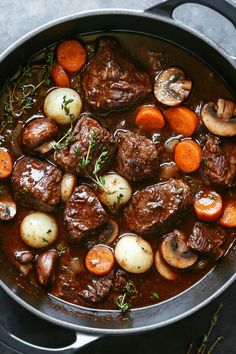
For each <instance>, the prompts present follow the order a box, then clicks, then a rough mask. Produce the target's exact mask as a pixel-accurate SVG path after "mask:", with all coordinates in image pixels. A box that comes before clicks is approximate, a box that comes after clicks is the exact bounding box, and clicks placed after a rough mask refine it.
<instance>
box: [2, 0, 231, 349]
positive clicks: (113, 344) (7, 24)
mask: <svg viewBox="0 0 236 354" xmlns="http://www.w3.org/2000/svg"><path fill="white" fill-rule="evenodd" d="M159 2H161V1H160V0H89V1H81V0H70V1H68V0H60V2H59V1H55V0H24V1H18V0H1V1H0V34H1V41H0V52H2V51H3V50H4V49H6V48H7V47H8V46H9V45H10V44H12V43H13V42H14V41H15V40H17V39H18V38H20V37H21V36H22V35H24V34H26V33H27V32H29V31H30V30H32V29H34V28H36V27H38V26H40V25H42V24H44V23H46V22H49V21H50V20H53V19H57V18H59V17H62V16H66V15H69V14H73V13H75V12H79V11H86V10H92V9H99V8H100V9H101V8H108V7H110V8H130V9H131V8H132V9H145V8H148V7H151V6H153V5H155V4H157V3H159ZM206 2H207V0H206ZM222 2H223V0H222ZM231 2H232V3H234V4H235V5H236V0H231ZM68 4H69V6H68ZM174 16H175V17H176V18H177V19H178V20H181V21H185V22H186V23H188V24H191V25H192V26H194V27H195V28H196V29H198V30H199V31H200V32H203V33H205V34H207V35H208V36H210V37H211V38H212V39H213V40H214V41H216V42H217V43H220V44H221V46H223V47H224V48H225V49H226V50H227V51H228V52H229V53H230V54H231V55H234V56H236V40H235V38H236V31H235V28H234V27H233V25H232V24H231V23H229V21H225V20H224V19H222V16H221V15H219V14H216V13H214V12H213V11H212V10H209V9H206V8H202V7H201V6H198V5H192V4H191V5H190V4H188V5H184V6H181V7H179V8H178V9H177V10H176V11H175V12H174ZM235 16H236V12H235ZM0 295H1V296H0V308H1V309H6V308H7V309H8V311H2V313H1V316H0V322H1V323H4V324H5V325H7V324H8V328H12V330H15V333H17V334H18V335H23V334H25V336H26V337H25V339H27V337H28V340H29V338H30V339H31V340H33V342H34V343H37V344H44V345H51V346H53V345H56V344H57V345H58V346H63V345H65V344H69V343H70V342H71V341H72V338H71V334H70V333H71V332H69V331H65V330H61V329H58V328H57V327H56V326H52V325H49V324H47V323H45V322H44V321H42V320H39V319H37V318H35V317H34V316H32V315H30V314H29V313H28V312H27V311H25V310H24V309H22V308H20V307H19V305H16V304H15V303H14V302H12V300H10V299H9V298H8V297H7V296H6V295H5V294H3V293H1V294H0ZM235 297H236V285H233V286H231V288H230V289H229V290H228V291H227V292H226V293H225V294H224V295H223V296H221V297H220V298H219V299H217V300H216V301H215V302H214V303H212V304H211V305H209V306H207V307H206V308H204V309H203V310H201V311H199V312H198V313H197V314H195V315H194V316H191V317H190V318H188V319H186V320H183V321H180V322H179V323H178V324H175V325H172V326H170V327H168V328H164V329H161V330H159V331H154V332H151V333H147V334H144V335H135V336H129V337H115V338H104V339H102V340H100V341H99V342H96V343H94V344H92V345H91V346H90V347H88V348H85V349H83V350H82V351H81V353H83V354H90V353H91V354H106V353H107V354H108V353H111V352H113V353H114V354H115V353H118V349H119V353H120V352H122V353H123V354H126V353H127V354H128V353H129V354H130V353H132V352H134V351H135V353H136V354H141V353H142V354H143V353H144V352H145V353H147V354H154V353H155V354H156V353H158V354H185V353H186V352H187V348H188V344H189V343H190V342H191V341H194V342H195V344H198V345H199V343H200V340H201V337H202V336H203V333H204V332H206V330H207V328H208V325H209V321H210V318H211V315H212V313H213V312H214V311H215V309H216V308H217V306H218V304H219V303H220V302H223V303H224V305H225V306H224V308H223V310H222V313H221V316H220V320H219V322H218V324H217V326H216V328H215V331H214V334H213V336H212V341H214V340H215V339H216V338H217V337H218V336H221V335H223V336H224V340H223V341H221V342H220V344H219V345H218V347H217V348H216V350H215V351H214V354H222V353H225V354H235V353H236V342H235V335H236V320H235V318H236V310H235ZM48 333H50V335H48ZM55 341H56V342H55ZM116 348H117V349H116ZM195 348H196V346H195ZM0 353H2V354H11V353H12V351H10V350H8V349H4V348H3V346H1V345H0ZM193 353H195V350H193V351H192V352H191V354H193ZM32 354H33V351H32Z"/></svg>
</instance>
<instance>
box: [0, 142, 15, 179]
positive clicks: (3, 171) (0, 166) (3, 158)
mask: <svg viewBox="0 0 236 354" xmlns="http://www.w3.org/2000/svg"><path fill="white" fill-rule="evenodd" d="M12 167H13V164H12V159H11V155H10V154H9V152H8V151H7V150H6V149H4V148H1V149H0V178H7V177H8V176H10V174H11V172H12Z"/></svg>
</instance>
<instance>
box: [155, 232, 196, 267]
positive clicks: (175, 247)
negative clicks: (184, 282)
mask: <svg viewBox="0 0 236 354" xmlns="http://www.w3.org/2000/svg"><path fill="white" fill-rule="evenodd" d="M160 251H161V255H162V257H163V258H164V260H165V261H166V262H167V263H168V264H169V265H171V266H172V267H175V268H179V269H185V268H189V267H191V266H192V265H193V264H194V263H195V262H196V261H197V259H198V256H197V254H196V253H195V252H193V251H191V249H190V248H189V247H188V246H187V243H186V239H185V236H184V234H183V233H182V232H180V231H178V230H174V231H173V232H170V233H169V234H167V235H166V236H165V237H164V239H163V241H162V243H161V246H160Z"/></svg>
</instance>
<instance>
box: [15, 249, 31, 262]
mask: <svg viewBox="0 0 236 354" xmlns="http://www.w3.org/2000/svg"><path fill="white" fill-rule="evenodd" d="M14 256H15V259H16V260H17V261H18V262H19V263H21V264H26V263H30V262H32V261H33V260H34V254H33V252H32V251H16V252H15V254H14Z"/></svg>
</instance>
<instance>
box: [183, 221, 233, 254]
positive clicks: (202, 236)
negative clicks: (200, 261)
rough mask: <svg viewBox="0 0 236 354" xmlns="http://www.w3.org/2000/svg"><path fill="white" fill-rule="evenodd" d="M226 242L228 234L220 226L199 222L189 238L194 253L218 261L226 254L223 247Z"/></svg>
mask: <svg viewBox="0 0 236 354" xmlns="http://www.w3.org/2000/svg"><path fill="white" fill-rule="evenodd" d="M225 241H226V232H225V230H224V229H222V228H221V227H220V226H217V225H210V224H205V223H203V222H197V223H196V224H195V225H194V227H193V231H192V233H191V235H190V237H189V240H188V245H189V247H191V248H192V249H193V250H194V251H197V252H199V253H202V254H204V255H206V256H209V257H211V258H213V259H215V260H216V259H218V258H220V257H221V256H222V255H223V254H224V250H223V249H222V248H221V246H222V245H223V244H224V242H225Z"/></svg>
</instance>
